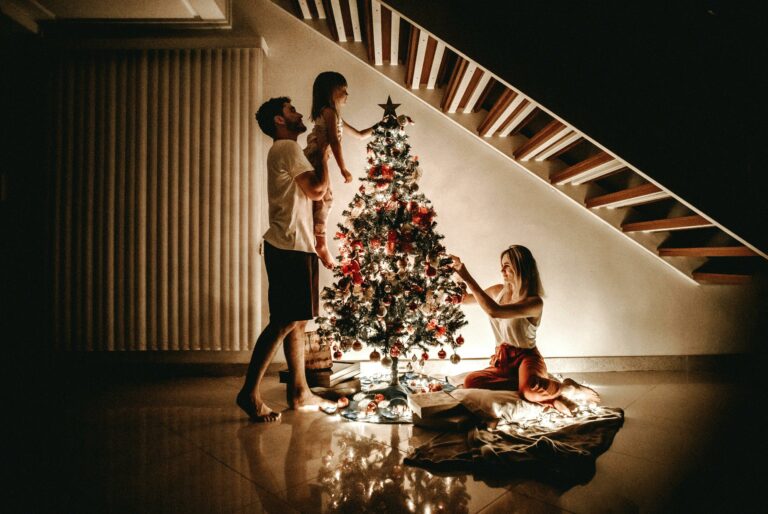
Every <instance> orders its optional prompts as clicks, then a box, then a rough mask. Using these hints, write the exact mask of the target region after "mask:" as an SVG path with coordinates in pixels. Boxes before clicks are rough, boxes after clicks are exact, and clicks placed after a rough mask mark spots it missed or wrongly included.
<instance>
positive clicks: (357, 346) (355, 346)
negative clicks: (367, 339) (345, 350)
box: [352, 341, 363, 352]
mask: <svg viewBox="0 0 768 514" xmlns="http://www.w3.org/2000/svg"><path fill="white" fill-rule="evenodd" d="M352 349H353V350H355V351H356V352H359V351H360V350H362V349H363V343H361V342H360V341H355V342H354V343H352Z"/></svg>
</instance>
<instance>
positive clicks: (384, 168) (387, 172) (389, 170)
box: [381, 164, 395, 180]
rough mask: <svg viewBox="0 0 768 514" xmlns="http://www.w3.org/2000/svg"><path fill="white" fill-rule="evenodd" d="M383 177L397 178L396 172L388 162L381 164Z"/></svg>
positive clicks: (386, 178) (385, 178)
mask: <svg viewBox="0 0 768 514" xmlns="http://www.w3.org/2000/svg"><path fill="white" fill-rule="evenodd" d="M381 178H383V179H384V180H392V179H393V178H395V172H394V171H392V168H391V167H389V166H388V165H386V164H382V165H381Z"/></svg>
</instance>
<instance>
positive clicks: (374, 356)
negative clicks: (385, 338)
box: [369, 350, 381, 362]
mask: <svg viewBox="0 0 768 514" xmlns="http://www.w3.org/2000/svg"><path fill="white" fill-rule="evenodd" d="M369 357H370V359H371V360H372V361H373V362H379V359H381V354H380V353H379V352H377V351H376V350H373V351H372V352H371V355H370V356H369Z"/></svg>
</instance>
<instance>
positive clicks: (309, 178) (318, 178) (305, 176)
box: [294, 161, 330, 201]
mask: <svg viewBox="0 0 768 514" xmlns="http://www.w3.org/2000/svg"><path fill="white" fill-rule="evenodd" d="M294 180H295V181H296V183H297V184H298V185H299V187H300V188H301V190H302V191H304V194H305V195H307V197H308V198H309V199H310V200H312V201H318V200H322V199H323V196H325V192H326V191H327V190H328V185H329V183H330V181H329V180H328V166H327V163H326V162H325V161H323V165H322V166H321V167H320V169H319V170H310V171H305V172H304V173H302V174H300V175H297V176H296V177H295V178H294Z"/></svg>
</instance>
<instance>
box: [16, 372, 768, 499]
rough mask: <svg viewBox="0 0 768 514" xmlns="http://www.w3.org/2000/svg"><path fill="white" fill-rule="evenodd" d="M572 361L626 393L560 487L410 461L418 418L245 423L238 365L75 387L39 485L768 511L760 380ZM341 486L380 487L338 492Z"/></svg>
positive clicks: (62, 494) (277, 395)
mask: <svg viewBox="0 0 768 514" xmlns="http://www.w3.org/2000/svg"><path fill="white" fill-rule="evenodd" d="M571 376H572V377H573V378H575V379H577V380H581V381H586V382H588V383H590V384H592V385H594V386H595V387H596V388H597V389H598V391H599V392H600V394H601V395H602V396H603V398H604V404H605V405H607V406H613V407H622V408H624V409H625V414H626V422H625V425H624V427H623V428H622V429H621V430H620V431H619V433H618V435H617V436H616V439H615V440H614V443H613V445H612V447H611V448H610V450H609V451H608V452H607V453H605V454H603V455H602V456H601V457H600V458H599V459H598V460H597V471H596V474H595V476H594V478H593V479H592V480H591V481H590V482H589V483H587V484H585V485H580V486H574V487H572V488H570V489H568V490H566V491H562V490H557V489H555V488H554V487H552V486H548V485H545V484H543V483H540V482H536V481H533V480H526V479H522V478H519V477H518V478H514V479H504V478H503V477H501V478H498V479H497V480H494V481H493V483H492V484H488V483H486V482H483V481H480V480H476V479H474V478H472V477H471V476H455V477H438V476H433V475H431V474H430V473H427V472H425V471H423V470H420V469H416V468H411V467H408V466H405V465H404V464H403V462H402V460H403V457H404V455H405V454H406V452H407V450H408V447H409V446H416V445H418V444H421V443H422V442H424V441H427V440H429V439H430V438H432V437H434V436H435V435H436V433H435V432H429V431H426V430H422V429H419V428H416V427H413V426H410V425H369V424H363V423H354V422H348V421H346V420H341V419H338V418H336V417H331V416H327V415H325V414H321V413H298V412H294V411H290V410H285V411H284V412H283V419H282V421H281V422H280V423H279V424H276V425H259V424H251V423H249V422H248V421H247V420H246V419H245V418H244V417H243V416H242V415H241V412H240V411H239V410H238V409H237V408H236V407H235V406H234V402H233V399H234V396H235V393H236V392H237V390H238V388H239V386H240V379H239V378H236V377H220V378H219V377H217V378H176V379H162V380H158V379H154V380H145V381H139V382H136V381H133V382H127V381H125V380H114V381H106V384H104V383H99V384H98V385H94V384H91V385H89V386H81V387H72V388H71V390H70V391H69V392H68V393H67V394H65V399H64V402H63V404H62V406H61V407H62V411H63V414H62V415H61V419H58V420H51V422H50V426H48V427H43V430H42V431H39V432H41V433H48V434H49V436H50V440H49V441H47V443H49V444H48V445H46V446H45V448H47V450H46V452H48V453H49V458H50V462H49V463H48V464H49V465H48V466H46V467H44V469H45V470H47V471H46V472H45V476H43V477H42V479H41V482H42V484H43V485H42V487H41V488H40V489H39V490H40V494H42V495H46V497H45V500H46V501H45V502H42V503H43V504H48V505H49V506H51V507H52V510H53V511H56V512H62V513H81V512H100V513H101V512H126V513H155V512H158V513H160V512H178V513H196V512H231V513H251V512H279V513H281V514H288V513H290V512H307V513H312V512H350V513H357V512H386V511H387V509H389V511H391V512H400V511H406V512H409V511H411V509H413V511H415V512H431V513H435V512H446V513H461V512H470V513H471V512H482V513H494V512H587V513H591V512H655V511H673V512H708V511H712V512H715V511H724V512H726V511H727V512H744V511H745V510H746V511H752V510H754V511H756V512H757V511H762V509H761V508H759V506H760V504H759V503H757V500H758V498H759V494H758V490H757V489H758V487H759V484H760V483H762V479H761V478H760V477H761V476H762V475H763V474H764V473H763V471H761V466H762V464H763V463H764V462H765V456H766V451H765V448H766V447H765V444H764V443H758V442H757V438H756V436H757V435H760V434H759V432H760V429H759V428H757V427H758V423H759V422H760V421H761V420H762V419H763V418H764V415H763V414H762V411H761V409H762V408H760V409H759V408H758V407H757V405H756V404H755V403H754V402H743V405H742V403H740V402H739V399H742V398H745V395H746V393H749V392H751V390H752V387H751V386H748V385H746V384H742V383H740V382H737V381H734V380H729V379H723V378H719V377H717V376H713V375H705V374H691V373H683V372H631V373H629V372H627V373H593V374H588V373H581V374H572V375H571ZM283 391H284V387H283V385H282V384H279V383H278V381H277V377H275V376H270V377H268V378H267V380H266V384H265V390H264V395H265V398H266V399H267V400H268V401H269V402H270V403H271V405H272V406H273V407H276V408H278V409H280V410H284V409H287V406H286V404H285V399H284V397H283V395H284V392H283ZM726 436H727V437H726ZM715 442H717V444H715ZM736 455H739V456H740V457H739V458H736V457H735V456H736ZM334 474H338V477H339V478H341V484H342V488H341V489H342V490H339V489H335V488H333V487H332V486H331V485H330V483H331V480H329V478H331V477H332V476H333V475H334ZM343 491H346V492H349V493H351V495H352V497H355V496H356V494H355V493H356V492H357V493H360V494H362V493H363V492H365V493H366V494H365V496H366V497H367V496H368V494H371V498H373V499H372V500H371V502H370V503H369V504H368V505H364V504H354V503H347V504H336V505H335V504H334V501H335V499H337V498H339V497H340V495H341V493H342V492H343ZM40 503H41V502H35V501H30V502H29V504H28V505H29V507H30V510H29V511H32V510H33V509H32V506H33V505H36V504H40ZM22 510H23V509H22Z"/></svg>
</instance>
